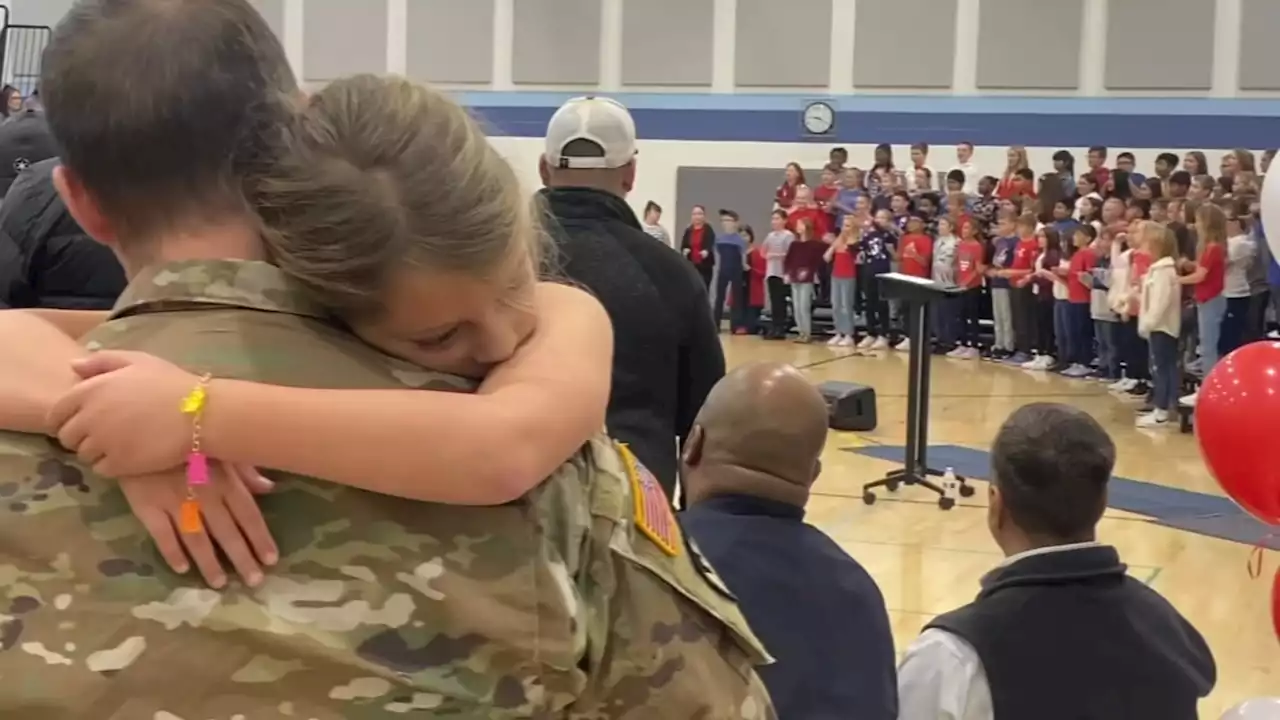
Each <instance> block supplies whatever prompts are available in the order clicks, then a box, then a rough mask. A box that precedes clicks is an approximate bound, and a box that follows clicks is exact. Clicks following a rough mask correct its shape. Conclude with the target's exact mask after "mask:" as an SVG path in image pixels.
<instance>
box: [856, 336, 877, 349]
mask: <svg viewBox="0 0 1280 720" xmlns="http://www.w3.org/2000/svg"><path fill="white" fill-rule="evenodd" d="M875 344H876V338H875V336H873V335H868V336H866V337H864V338H862V342H860V343H858V345H857V348H858V349H859V350H870V349H871V346H872V345H875Z"/></svg>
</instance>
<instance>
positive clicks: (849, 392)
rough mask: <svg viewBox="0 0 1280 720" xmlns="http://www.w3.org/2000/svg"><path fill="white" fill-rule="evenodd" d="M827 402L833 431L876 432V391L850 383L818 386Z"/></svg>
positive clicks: (834, 382) (827, 383)
mask: <svg viewBox="0 0 1280 720" xmlns="http://www.w3.org/2000/svg"><path fill="white" fill-rule="evenodd" d="M818 392H820V393H822V399H823V400H826V401H827V409H828V411H829V417H830V420H828V421H827V424H828V425H829V426H830V427H831V429H832V430H875V429H876V390H875V388H873V387H868V386H866V385H858V384H857V383H850V382H837V381H831V382H824V383H822V384H821V385H819V386H818Z"/></svg>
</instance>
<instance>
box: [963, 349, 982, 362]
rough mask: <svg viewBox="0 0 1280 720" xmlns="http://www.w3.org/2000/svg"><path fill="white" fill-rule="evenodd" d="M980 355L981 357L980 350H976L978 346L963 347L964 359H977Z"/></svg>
mask: <svg viewBox="0 0 1280 720" xmlns="http://www.w3.org/2000/svg"><path fill="white" fill-rule="evenodd" d="M981 357H982V351H980V350H978V348H976V347H969V348H965V349H964V359H965V360H978V359H979V358H981Z"/></svg>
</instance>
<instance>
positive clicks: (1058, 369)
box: [1045, 362, 1071, 373]
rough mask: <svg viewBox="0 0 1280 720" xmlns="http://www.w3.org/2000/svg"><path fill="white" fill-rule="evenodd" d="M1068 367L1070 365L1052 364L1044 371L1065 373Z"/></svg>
mask: <svg viewBox="0 0 1280 720" xmlns="http://www.w3.org/2000/svg"><path fill="white" fill-rule="evenodd" d="M1069 367H1071V363H1065V362H1054V363H1052V364H1050V365H1049V367H1047V368H1045V370H1048V371H1049V372H1051V373H1062V372H1066V371H1067V368H1069Z"/></svg>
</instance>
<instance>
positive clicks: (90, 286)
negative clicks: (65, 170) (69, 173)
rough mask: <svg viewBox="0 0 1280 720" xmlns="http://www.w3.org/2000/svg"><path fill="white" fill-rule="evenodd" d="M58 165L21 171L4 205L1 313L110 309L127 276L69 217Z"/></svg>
mask: <svg viewBox="0 0 1280 720" xmlns="http://www.w3.org/2000/svg"><path fill="white" fill-rule="evenodd" d="M57 164H58V161H57V160H56V159H52V160H46V161H44V162H41V163H37V164H35V165H32V166H31V168H30V169H27V170H25V171H23V172H22V173H21V174H19V175H18V178H17V180H15V181H14V183H13V186H12V187H11V188H10V189H9V194H8V195H6V196H5V198H4V202H3V204H0V308H5V307H14V308H37V307H38V308H57V309H64V310H109V309H110V308H111V306H112V305H114V304H115V301H116V298H117V297H119V295H120V293H121V292H123V291H124V287H125V278H124V271H123V270H122V269H121V267H120V263H119V262H118V261H117V260H116V257H115V255H113V254H112V252H111V250H109V249H108V248H107V247H106V246H104V245H102V244H100V243H98V242H95V241H94V240H93V239H92V238H90V237H89V236H88V235H85V233H84V231H83V230H81V229H80V226H79V225H78V224H76V221H75V220H74V219H72V217H71V214H70V213H68V212H67V208H66V206H65V205H64V204H63V203H62V198H61V197H59V196H58V192H57V190H55V189H54V186H53V169H54V168H55V167H57Z"/></svg>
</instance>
